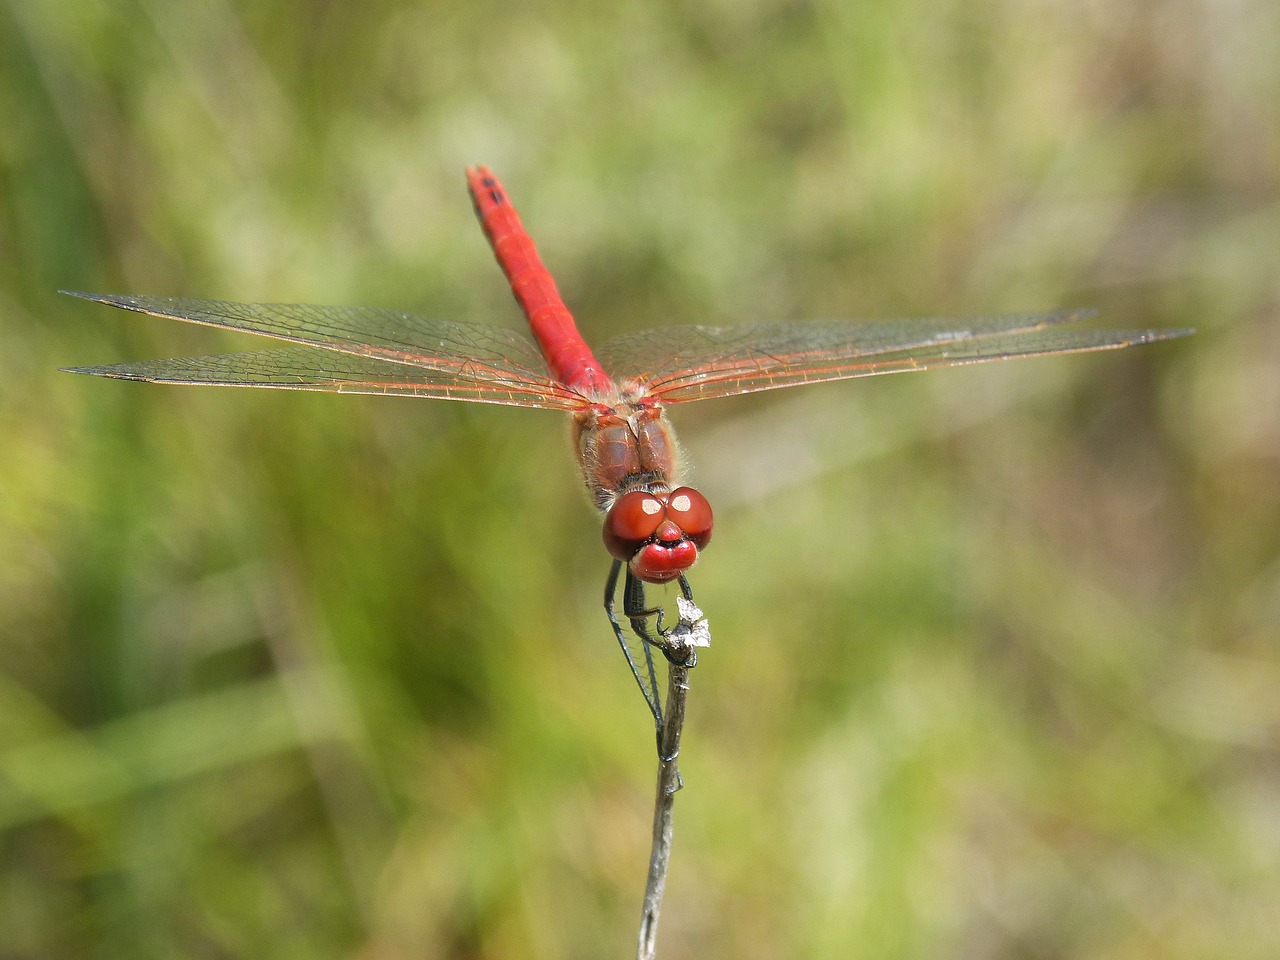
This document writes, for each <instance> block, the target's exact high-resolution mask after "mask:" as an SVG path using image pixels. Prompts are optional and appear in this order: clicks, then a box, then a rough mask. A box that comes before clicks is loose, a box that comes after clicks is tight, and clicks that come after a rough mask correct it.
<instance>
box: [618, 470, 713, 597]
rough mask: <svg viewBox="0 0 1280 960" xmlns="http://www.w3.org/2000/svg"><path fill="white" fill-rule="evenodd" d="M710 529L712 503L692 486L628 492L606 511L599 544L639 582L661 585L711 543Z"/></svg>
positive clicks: (673, 576) (684, 567)
mask: <svg viewBox="0 0 1280 960" xmlns="http://www.w3.org/2000/svg"><path fill="white" fill-rule="evenodd" d="M711 527H712V517H711V504H709V503H707V498H706V497H704V496H703V495H702V494H700V493H699V492H698V491H697V490H695V489H693V487H677V488H676V489H675V490H672V491H671V492H670V493H650V492H649V491H647V490H632V491H631V492H630V493H625V494H623V495H622V496H621V497H619V498H618V499H617V500H616V501H614V504H613V506H612V507H611V508H610V509H609V512H608V513H607V514H606V515H605V518H604V545H605V547H606V548H607V549H608V551H609V553H610V555H611V556H613V557H614V558H615V559H617V560H625V561H626V562H627V564H628V565H629V566H630V568H631V572H632V573H634V574H635V575H636V576H637V577H639V578H640V579H641V580H644V581H646V582H647V583H666V582H667V581H668V580H674V579H675V578H676V577H678V576H680V574H682V573H684V572H685V571H686V570H688V569H689V568H690V567H691V566H693V564H694V561H695V560H697V559H698V551H699V550H701V549H702V548H703V547H705V546H706V545H707V544H708V543H709V542H710V541H711Z"/></svg>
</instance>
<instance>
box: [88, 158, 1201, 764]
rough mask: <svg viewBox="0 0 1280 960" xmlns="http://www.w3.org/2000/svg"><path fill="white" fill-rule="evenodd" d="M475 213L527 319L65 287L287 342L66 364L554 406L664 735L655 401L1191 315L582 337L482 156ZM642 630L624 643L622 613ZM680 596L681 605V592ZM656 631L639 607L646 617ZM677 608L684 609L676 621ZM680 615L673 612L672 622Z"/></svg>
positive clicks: (617, 631) (1110, 339) (1146, 339)
mask: <svg viewBox="0 0 1280 960" xmlns="http://www.w3.org/2000/svg"><path fill="white" fill-rule="evenodd" d="M466 177H467V187H468V190H469V192H470V194H471V200H472V203H473V206H474V208H475V213H476V216H477V217H478V219H479V221H480V226H481V228H482V230H483V231H484V234H485V236H486V237H487V238H488V241H489V245H490V246H491V247H492V249H493V253H494V255H495V257H496V259H497V261H498V264H499V265H500V266H501V268H502V271H503V273H505V274H506V278H507V281H508V283H509V285H510V287H511V292H512V293H513V295H514V296H515V299H516V301H517V303H518V304H519V306H520V309H521V310H522V311H523V313H524V316H525V318H526V320H527V321H528V327H529V334H525V333H523V332H519V331H516V330H512V329H508V328H503V327H495V326H487V325H483V324H474V323H466V322H462V321H457V320H439V319H429V318H426V317H421V316H416V315H413V314H409V313H401V312H398V311H394V310H387V309H379V308H374V307H340V306H317V305H310V304H264V303H233V302H228V301H220V300H204V299H184V298H172V297H151V296H128V295H115V294H96V293H79V292H75V291H63V292H64V293H69V294H71V295H73V296H77V297H81V298H83V299H85V300H91V301H95V302H98V303H103V304H107V305H109V306H113V307H119V308H122V309H124V310H132V311H136V312H138V313H143V314H148V315H150V316H155V317H167V318H170V319H174V320H186V321H190V322H192V323H199V324H205V325H208V326H212V327H220V328H223V329H226V330H233V331H240V332H244V333H253V334H260V335H262V336H264V337H269V338H272V339H274V340H277V341H284V342H286V343H287V344H289V345H288V346H284V347H277V348H275V349H268V350H257V351H250V352H243V353H230V354H218V355H213V356H200V357H187V358H174V359H163V360H149V361H141V362H129V363H115V364H107V365H102V366H90V367H68V368H64V369H66V370H67V371H69V372H71V373H83V374H92V375H94V376H100V377H112V378H115V379H121V380H142V381H148V382H152V383H175V384H202V385H215V386H240V387H267V388H273V389H282V390H318V391H324V392H330V393H357V394H384V395H399V396H412V397H431V398H435V399H441V400H466V401H472V402H476V403H490V404H505V405H510V406H519V407H534V408H539V409H545V410H559V411H562V412H564V413H567V414H569V415H570V417H571V418H572V441H573V447H574V454H575V456H576V459H577V462H578V465H579V467H580V468H581V473H582V479H583V483H584V485H585V487H586V490H587V492H588V493H589V495H590V497H591V500H592V501H593V502H594V504H595V506H596V508H597V509H598V510H599V512H600V514H601V515H602V518H603V524H602V535H603V540H604V546H605V549H606V550H607V551H608V553H609V555H610V556H611V557H612V565H611V566H610V570H609V575H608V578H607V581H606V585H605V610H606V612H607V614H608V617H609V621H610V623H611V625H612V629H613V633H614V635H615V637H616V639H617V640H618V642H619V644H620V646H621V647H622V651H623V654H624V656H625V657H626V659H627V663H628V665H629V666H630V668H631V672H632V675H633V676H634V677H635V679H636V682H637V683H638V684H639V686H640V689H641V692H642V693H643V694H644V697H645V701H646V703H647V704H648V706H649V709H650V711H651V713H652V714H653V717H654V720H655V722H656V723H657V727H658V734H659V739H661V735H662V726H663V716H662V704H661V699H660V696H659V692H658V687H657V679H656V674H655V669H654V657H653V654H652V650H653V649H657V650H659V651H661V652H662V653H663V654H664V655H665V656H666V657H667V659H668V660H671V661H672V662H673V663H679V664H681V665H683V666H692V665H693V663H694V662H695V660H696V655H697V650H696V647H698V646H702V645H705V643H707V642H709V630H706V629H703V630H700V631H699V630H695V631H689V630H685V631H684V632H683V633H680V634H678V632H677V631H674V630H667V629H666V628H665V627H664V625H663V622H662V610H661V608H660V607H659V608H657V609H652V608H650V607H649V605H648V603H647V601H646V596H645V585H646V584H665V583H671V582H673V581H674V582H676V583H678V584H679V587H680V590H681V592H682V595H683V599H684V600H685V601H687V602H688V603H689V604H690V605H691V606H690V609H693V610H695V611H696V607H692V601H693V594H692V590H691V587H690V584H689V581H688V578H687V576H686V571H688V570H689V569H690V568H691V567H692V566H693V565H694V563H695V562H696V561H697V560H698V558H699V557H700V556H701V554H702V552H703V551H704V550H705V549H706V548H707V546H708V544H709V543H710V541H711V534H712V528H713V526H714V522H713V514H712V510H711V505H710V503H709V502H708V501H707V498H706V497H705V496H704V495H703V494H702V493H700V492H699V491H697V490H696V489H694V488H693V487H691V486H688V485H687V484H685V483H684V482H682V480H681V465H682V460H683V458H682V454H681V452H680V448H679V446H678V445H677V441H676V437H675V433H674V432H673V430H672V427H671V423H670V421H669V419H668V417H667V416H666V413H665V411H666V408H667V407H669V406H678V405H680V404H685V403H691V402H693V401H696V400H708V399H712V398H715V397H728V396H734V395H737V394H745V393H756V392H759V391H763V390H778V389H782V388H784V387H795V386H800V385H802V384H809V383H824V382H827V381H833V380H847V379H853V378H856V377H869V376H875V375H878V374H886V373H900V372H908V371H917V370H931V369H934V368H936V367H953V366H958V365H961V364H970V363H981V362H987V361H994V360H1005V359H1009V358H1013V357H1031V356H1045V355H1053V354H1064V353H1079V352H1085V351H1095V350H1109V349H1118V348H1122V347H1130V346H1134V345H1137V344H1144V343H1152V342H1155V341H1159V340H1167V339H1171V338H1173V337H1177V336H1182V335H1184V334H1186V333H1189V332H1191V331H1188V330H1127V331H1125V330H1102V331H1099V330H1092V329H1082V328H1080V327H1078V326H1075V325H1076V324H1078V323H1079V322H1080V321H1083V320H1085V319H1087V318H1088V317H1090V316H1092V315H1093V311H1089V310H1070V311H1060V312H1055V313H1026V314H1012V315H1002V316H989V317H976V318H968V319H958V318H927V319H899V320H884V321H870V322H867V321H858V322H853V321H844V322H802V323H765V324H747V325H739V326H728V327H715V326H673V327H665V328H661V329H655V330H648V331H643V332H639V333H629V334H624V335H622V336H618V337H615V338H614V339H612V340H610V341H608V342H607V343H605V344H604V345H603V346H602V347H601V348H600V350H599V351H598V353H597V352H594V351H593V350H592V349H591V348H590V347H589V346H588V345H587V342H586V341H585V340H584V339H583V337H582V335H581V334H580V333H579V332H578V328H577V325H576V324H575V322H574V318H573V316H572V314H571V313H570V312H569V309H568V307H567V306H566V305H565V303H564V300H563V299H562V298H561V296H560V293H559V291H558V289H557V287H556V283H555V280H554V278H553V277H552V275H551V273H550V271H549V270H548V269H547V268H546V266H545V265H544V264H543V262H542V260H541V259H540V257H539V254H538V251H537V248H536V247H535V246H534V243H533V240H532V238H531V237H530V236H529V234H528V232H527V231H526V230H525V228H524V226H523V225H522V223H521V221H520V217H519V215H518V214H517V213H516V209H515V207H514V206H513V205H512V203H511V201H510V199H509V197H508V195H507V191H506V189H505V188H504V187H503V185H502V183H501V182H500V181H499V180H498V178H497V177H496V176H494V174H493V173H492V172H491V171H490V170H489V169H488V168H486V167H482V166H477V167H471V168H468V170H467V171H466ZM623 571H625V580H624V584H623V588H622V598H623V604H622V610H623V615H624V616H625V617H626V618H627V619H628V621H629V622H630V626H631V629H632V631H633V633H634V634H635V636H636V637H638V638H639V639H640V640H641V641H642V642H641V643H640V644H639V650H640V651H641V652H642V653H643V656H642V657H637V656H635V655H633V653H632V651H631V649H630V646H629V644H628V641H627V639H626V637H625V634H624V631H623V629H622V627H621V625H620V623H619V621H618V617H617V613H616V602H617V595H618V582H619V578H620V577H621V576H622V575H623ZM682 609H684V608H682ZM655 615H656V620H655V629H652V630H651V629H650V627H649V625H648V624H649V620H650V619H651V618H654V617H655ZM682 623H683V621H682ZM686 626H687V624H686Z"/></svg>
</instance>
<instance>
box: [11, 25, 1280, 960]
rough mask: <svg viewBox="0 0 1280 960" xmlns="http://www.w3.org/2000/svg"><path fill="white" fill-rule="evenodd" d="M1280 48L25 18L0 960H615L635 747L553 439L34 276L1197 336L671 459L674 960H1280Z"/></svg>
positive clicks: (635, 870)
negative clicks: (992, 317)
mask: <svg viewBox="0 0 1280 960" xmlns="http://www.w3.org/2000/svg"><path fill="white" fill-rule="evenodd" d="M1277 50H1280V7H1278V6H1277V5H1276V4H1275V3H1274V2H1270V0H1235V2H1232V3H1196V2H1192V0H1150V2H1136V3H1111V2H1104V0H1085V2H1080V3H1065V2H1064V3H1055V2H1038V0H997V2H996V3H993V4H985V5H981V6H974V5H971V4H968V3H964V2H962V0H942V2H937V3H933V4H924V3H916V2H912V0H882V2H877V3H864V4H850V3H842V2H837V0H814V2H804V0H712V2H705V3H694V2H685V3H679V2H652V3H624V4H614V5H592V4H583V3H568V2H564V3H554V2H545V3H536V4H530V5H527V6H519V5H514V4H503V3H486V2H478V3H466V4H464V3H455V4H412V3H408V2H400V0H370V2H364V3H359V4H356V3H350V4H343V3H334V2H328V3H326V2H311V3H284V2H261V0H252V2H251V0H212V2H200V3H197V2H192V3H178V2H163V0H121V2H115V3H110V2H105V0H4V2H3V3H0V130H2V131H3V132H2V134H0V177H2V178H3V180H2V181H0V717H3V721H2V723H0V836H2V837H3V842H2V844H0V931H3V933H2V935H0V957H2V958H10V957H13V958H18V957H22V958H80V957H86V958H88V957H94V958H117V957H119V958H139V957H200V958H261V957H282V958H329V957H353V958H354V957H359V958H367V960H392V958H409V957H415V958H416V957H450V958H498V957H502V958H510V957H537V958H577V957H582V958H586V957H599V956H604V955H609V956H627V955H629V954H630V953H631V952H632V951H633V949H634V947H633V946H632V944H633V943H634V937H635V931H636V924H637V921H638V917H639V907H640V894H641V891H642V886H643V876H644V871H645V865H646V859H647V854H648V842H649V819H650V815H651V803H652V794H651V791H652V778H653V772H654V756H653V742H652V730H651V727H650V723H649V720H648V718H647V716H646V713H645V711H644V707H643V704H642V702H641V700H640V697H639V695H638V693H637V691H636V690H635V689H634V686H633V682H632V680H631V678H630V677H629V675H628V674H627V673H626V670H625V667H624V665H623V663H622V660H621V658H620V656H619V655H618V652H617V650H616V646H615V644H614V642H613V640H612V639H611V637H610V634H609V631H608V628H607V624H606V622H605V619H604V616H603V613H602V612H601V611H600V609H599V597H600V594H601V589H602V585H603V578H604V575H605V572H606V569H607V557H606V555H605V553H604V551H603V550H602V549H601V546H600V543H599V534H598V532H597V521H596V519H595V518H594V516H593V515H592V512H591V511H590V510H589V509H588V508H587V506H586V505H585V500H584V497H583V495H582V493H581V492H580V490H579V489H578V480H577V479H576V477H575V473H574V468H573V465H572V463H571V458H570V456H569V454H568V451H567V444H566V441H565V436H566V429H565V425H564V423H563V422H562V418H561V417H559V416H557V415H555V414H551V413H546V412H539V411H520V410H514V409H509V408H497V407H479V406H471V405H467V404H450V403H444V402H426V401H417V402H415V401H411V400H405V399H386V398H365V397H350V396H348V397H334V396H320V395H299V394H285V393H278V392H271V391H234V390H196V389H185V388H164V387H153V386H147V385H140V384H126V383H113V382H107V381H95V380H91V379H86V378H77V377H72V376H69V375H66V374H61V373H58V372H56V368H57V367H58V366H64V365H75V364H91V363H103V362H110V361H114V360H123V359H137V358H146V357H155V356H166V355H184V354H193V353H205V352H215V351H217V350H223V349H241V348H253V347H256V346H260V345H261V341H257V340H254V339H252V338H246V337H234V336H231V335H219V334H217V333H215V332H213V331H209V330H202V329H199V328H186V327H185V326H184V325H181V324H176V323H172V322H166V321H161V320H154V319H149V318H144V317H138V316H136V315H127V314H123V313H119V312H114V311H109V310H107V309H106V308H103V307H99V306H95V305H92V304H87V303H84V302H77V301H74V300H71V299H70V298H66V297H59V296H57V295H56V294H55V293H54V291H55V290H56V289H58V288H72V289H82V290H102V291H109V292H128V293H148V294H157V295H179V296H210V297H221V298H225V299H237V300H266V301H311V302H322V303H361V304H371V305H377V306H386V307H395V308H400V309H405V310H411V311H414V312H418V313H423V314H428V315H432V316H445V317H456V318H459V319H466V320H471V321H478V322H485V323H494V324H503V325H511V326H516V325H518V324H519V323H520V320H519V317H518V314H517V312H516V309H515V306H514V304H513V303H512V301H511V297H510V294H509V292H508V291H507V289H506V286H505V284H504V282H503V280H502V277H501V274H500V273H499V271H498V269H497V267H496V266H495V265H494V264H493V262H492V260H491V257H490V254H489V251H488V249H487V247H486V245H485V243H484V239H483V237H482V236H481V234H480V231H479V229H478V228H477V226H476V224H475V223H474V221H473V218H472V213H471V209H470V204H469V202H468V199H467V197H466V194H465V190H464V185H463V179H462V169H463V167H464V166H465V165H466V164H469V163H486V164H488V165H490V166H492V167H493V168H494V169H495V170H496V171H497V172H498V173H499V175H501V176H502V177H503V178H504V180H505V181H506V183H507V186H508V188H509V189H510V191H511V193H512V195H513V197H514V198H515V201H516V203H517V205H518V206H519V207H520V209H521V212H522V214H523V216H524V219H525V222H526V223H527V224H528V225H529V226H530V228H531V230H532V232H533V234H534V236H535V237H536V238H537V240H538V241H539V244H540V246H541V249H542V253H543V255H544V258H545V259H546V260H547V262H548V263H549V265H550V266H551V267H552V268H553V269H554V271H555V272H556V274H557V276H558V278H559V281H560V285H561V288H562V290H563V292H564V293H565V295H566V298H567V299H568V301H569V303H570V305H571V307H572V308H573V309H574V310H575V312H576V313H577V314H578V316H579V318H580V323H581V326H582V328H583V330H584V332H585V333H586V335H587V336H588V338H589V339H592V340H595V341H601V340H603V339H606V338H608V337H609V336H610V335H612V334H614V333H618V332H624V331H628V330H633V329H640V328H644V327H651V326H661V325H663V324H668V323H699V322H711V323H737V322H746V321H751V320H786V319H820V318H825V317H858V316H866V317H884V316H896V315H913V314H972V313H995V312H1002V311H1008V310H1021V309H1053V308H1059V307H1068V306H1094V307H1097V308H1098V309H1099V310H1100V312H1101V315H1102V318H1101V320H1100V321H1099V322H1100V323H1101V324H1103V325H1107V326H1113V327H1122V328H1132V327H1147V326H1152V327H1183V326H1194V327H1196V328H1198V329H1199V331H1200V332H1199V334H1198V335H1197V336H1196V337H1194V338H1192V339H1190V340H1180V341H1176V342H1173V343H1167V344H1160V345H1156V346H1152V347H1145V348H1142V349H1140V350H1132V351H1126V352H1123V353H1118V354H1104V355H1096V356H1091V357H1071V358H1057V359H1046V360H1028V361H1020V362H1018V363H1013V364H1003V365H996V366H983V367H976V368H969V369H965V370H956V371H943V372H938V373H931V374H929V375H928V376H923V377H889V378H883V379H876V380H869V381H861V382H857V383H845V384H833V385H827V386H819V387H811V388H808V389H806V390H799V391H791V392H783V393H779V394H773V395H766V396H763V397H758V398H739V399H736V400H726V401H716V402H709V403H707V404H699V405H695V406H693V407H690V408H688V409H681V410H678V411H676V415H675V417H676V423H677V425H678V426H679V427H680V428H681V431H682V437H683V440H684V442H685V445H686V447H687V449H688V451H689V453H690V456H691V460H692V462H693V465H694V471H693V473H692V479H693V480H694V481H695V482H696V483H697V484H698V485H699V487H700V488H701V489H703V490H704V491H705V492H706V493H707V495H708V496H709V497H710V498H711V500H712V502H713V503H714V504H715V505H716V509H717V519H718V528H717V535H716V541H715V543H714V544H713V545H712V547H711V549H710V550H709V552H708V553H707V555H706V557H705V559H704V561H703V562H702V563H701V564H700V565H699V566H698V568H697V570H696V571H695V574H696V575H695V577H694V586H695V589H696V591H697V596H698V599H699V601H700V603H701V604H702V606H703V607H704V608H705V609H706V611H707V613H708V615H709V617H710V620H711V624H712V628H713V635H714V640H715V642H714V645H713V647H712V648H711V650H710V651H708V652H707V653H706V654H704V656H703V657H702V660H701V663H700V664H699V667H698V669H697V670H696V671H695V672H694V676H693V681H694V687H693V692H692V697H691V705H690V717H689V727H688V730H687V732H686V740H685V754H684V757H683V770H684V775H685V780H686V783H687V789H686V790H685V791H684V792H683V793H682V794H680V796H679V799H678V804H677V825H676V830H677V837H676V840H677V848H676V855H675V862H674V867H673V872H672V876H671V879H670V883H669V885H668V890H667V904H666V910H665V913H664V916H663V921H662V928H661V932H660V936H659V943H660V947H661V952H662V955H663V956H669V957H725V958H729V957H733V958H774V957H854V958H862V957H866V958H885V957H912V958H915V957H948V958H952V957H966V958H979V957H980V958H1024V957H1025V958H1032V957H1034V958H1056V957H1064V958H1067V957H1070V958H1075V957H1079V958H1085V957H1088V958H1138V957H1143V958H1146V957H1161V958H1192V957H1195V958H1211V957H1222V958H1233V960H1240V958H1254V957H1257V958H1262V957H1274V956H1276V949H1277V948H1276V943H1277V941H1278V940H1280V911H1278V910H1277V904H1278V903H1280V751H1278V750H1277V733H1278V731H1280V659H1278V658H1277V656H1276V638H1277V633H1278V630H1277V627H1278V624H1280V472H1278V468H1280V325H1278V324H1277V322H1276V320H1277V301H1278V299H1280V297H1278V293H1280V270H1278V269H1277V267H1278V266H1280V263H1278V255H1280V190H1278V189H1277V170H1280V56H1277V53H1276V51H1277Z"/></svg>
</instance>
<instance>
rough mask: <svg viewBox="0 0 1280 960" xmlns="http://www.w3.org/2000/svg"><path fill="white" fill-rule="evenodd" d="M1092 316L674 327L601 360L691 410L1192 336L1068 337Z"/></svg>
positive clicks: (620, 345) (610, 348)
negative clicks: (832, 383)
mask: <svg viewBox="0 0 1280 960" xmlns="http://www.w3.org/2000/svg"><path fill="white" fill-rule="evenodd" d="M1091 315H1092V311H1071V312H1063V313H1040V314H1015V315H1008V316H999V317H982V318H973V319H958V318H949V319H935V318H927V319H911V320H888V321H874V322H865V323H856V322H835V323H796V324H757V325H749V326H742V327H673V328H669V329H667V330H653V331H645V332H642V333H637V334H632V335H629V336H624V337H618V338H616V339H615V340H612V341H610V342H609V343H608V344H606V345H605V348H604V350H603V351H602V356H603V357H604V362H605V366H606V368H607V369H609V371H610V372H611V373H612V374H615V375H617V376H619V377H626V378H631V379H635V380H638V381H640V382H641V383H644V384H645V385H646V386H647V387H648V392H649V393H651V394H652V395H653V396H654V397H656V398H657V399H659V400H661V401H663V402H664V403H685V402H689V401H692V400H704V399H709V398H713V397H726V396H733V395H735V394H740V393H752V392H756V391H761V390H776V389H780V388H782V387H791V386H797V385H799V384H804V383H822V382H825V381H829V380H845V379H851V378H854V377H867V376H874V375H876V374H883V373H898V372H904V371H908V370H928V369H932V368H935V367H946V366H956V365H960V364H967V363H981V362H984V361H990V360H1003V359H1007V358H1010V357H1022V356H1039V355H1048V354H1057V353H1078V352H1082V351H1090V350H1107V349H1117V348H1120V347H1127V346H1131V345H1134V344H1139V343H1148V342H1151V341H1155V340H1164V339H1168V338H1170V337H1175V336H1180V335H1182V334H1184V333H1187V332H1189V331H1185V330H1173V331H1155V330H1138V331H1093V330H1063V329H1061V326H1062V325H1063V324H1067V323H1071V322H1075V321H1079V320H1083V319H1085V318H1086V317H1089V316H1091Z"/></svg>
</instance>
